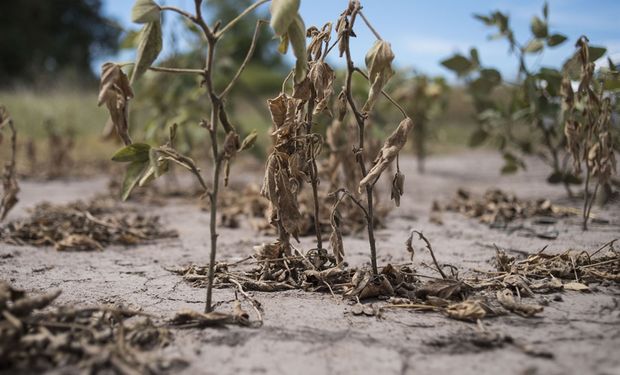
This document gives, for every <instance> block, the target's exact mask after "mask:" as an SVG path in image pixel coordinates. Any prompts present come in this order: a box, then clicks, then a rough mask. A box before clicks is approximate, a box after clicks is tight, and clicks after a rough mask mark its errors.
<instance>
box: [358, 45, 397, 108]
mask: <svg viewBox="0 0 620 375" xmlns="http://www.w3.org/2000/svg"><path fill="white" fill-rule="evenodd" d="M392 60H394V53H393V52H392V47H391V46H390V43H388V42H386V41H385V40H377V41H375V44H374V45H373V46H372V48H371V49H370V50H369V51H368V53H367V54H366V68H367V69H368V79H369V81H370V90H369V91H368V100H367V101H366V103H365V104H364V106H363V107H362V111H365V112H369V111H370V110H371V109H372V108H373V107H374V105H375V102H376V101H377V99H378V98H379V95H381V90H383V87H384V86H385V85H386V84H387V82H388V81H389V80H390V78H391V77H392V76H393V75H394V71H393V70H392Z"/></svg>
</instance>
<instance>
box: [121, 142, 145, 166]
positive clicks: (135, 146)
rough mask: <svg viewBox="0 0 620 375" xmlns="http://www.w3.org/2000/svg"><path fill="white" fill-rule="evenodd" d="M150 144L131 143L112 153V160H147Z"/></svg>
mask: <svg viewBox="0 0 620 375" xmlns="http://www.w3.org/2000/svg"><path fill="white" fill-rule="evenodd" d="M150 150H151V145H149V144H146V143H132V144H130V145H129V146H125V147H123V148H121V149H120V150H118V151H116V152H115V153H114V155H112V161H116V162H129V161H147V160H149V151H150Z"/></svg>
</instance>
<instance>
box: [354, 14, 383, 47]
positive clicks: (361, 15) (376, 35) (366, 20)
mask: <svg viewBox="0 0 620 375" xmlns="http://www.w3.org/2000/svg"><path fill="white" fill-rule="evenodd" d="M357 13H358V14H359V15H360V17H362V20H363V21H364V23H365V24H366V26H368V28H369V29H370V31H372V33H373V34H375V38H377V39H379V40H383V38H381V35H379V33H378V32H377V30H375V28H374V27H372V25H371V24H370V22H369V21H368V19H367V18H366V16H364V13H362V10H361V9H360V10H359V11H358V12H357Z"/></svg>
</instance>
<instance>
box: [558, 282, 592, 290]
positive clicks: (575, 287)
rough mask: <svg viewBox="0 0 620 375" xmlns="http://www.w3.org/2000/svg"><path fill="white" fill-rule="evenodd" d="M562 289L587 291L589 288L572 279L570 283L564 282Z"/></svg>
mask: <svg viewBox="0 0 620 375" xmlns="http://www.w3.org/2000/svg"><path fill="white" fill-rule="evenodd" d="M564 289H566V290H574V291H577V292H589V291H590V288H588V286H587V285H586V284H583V283H578V282H576V281H572V282H570V283H566V284H564Z"/></svg>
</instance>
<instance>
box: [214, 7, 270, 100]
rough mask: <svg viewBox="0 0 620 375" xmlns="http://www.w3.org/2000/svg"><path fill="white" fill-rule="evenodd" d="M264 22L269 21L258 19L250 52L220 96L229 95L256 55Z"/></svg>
mask: <svg viewBox="0 0 620 375" xmlns="http://www.w3.org/2000/svg"><path fill="white" fill-rule="evenodd" d="M264 1H268V0H264ZM263 23H267V21H265V20H258V21H256V27H255V28H254V35H253V36H252V44H250V48H249V49H248V53H247V54H246V55H245V59H243V63H241V66H239V69H238V70H237V73H235V76H234V77H233V78H232V79H231V80H230V82H229V83H228V85H227V86H226V88H225V89H224V90H223V91H222V93H221V94H220V95H219V97H220V98H223V97H225V96H226V95H228V93H229V92H230V90H231V89H232V88H233V86H234V85H235V83H237V81H238V80H239V77H240V76H241V73H243V70H244V69H245V67H246V66H247V65H248V63H249V62H250V60H251V59H252V56H253V55H254V50H255V49H256V42H257V40H258V32H259V31H260V25H261V24H263ZM223 31H224V29H222V30H220V31H219V32H218V35H221V34H222V32H223Z"/></svg>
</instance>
